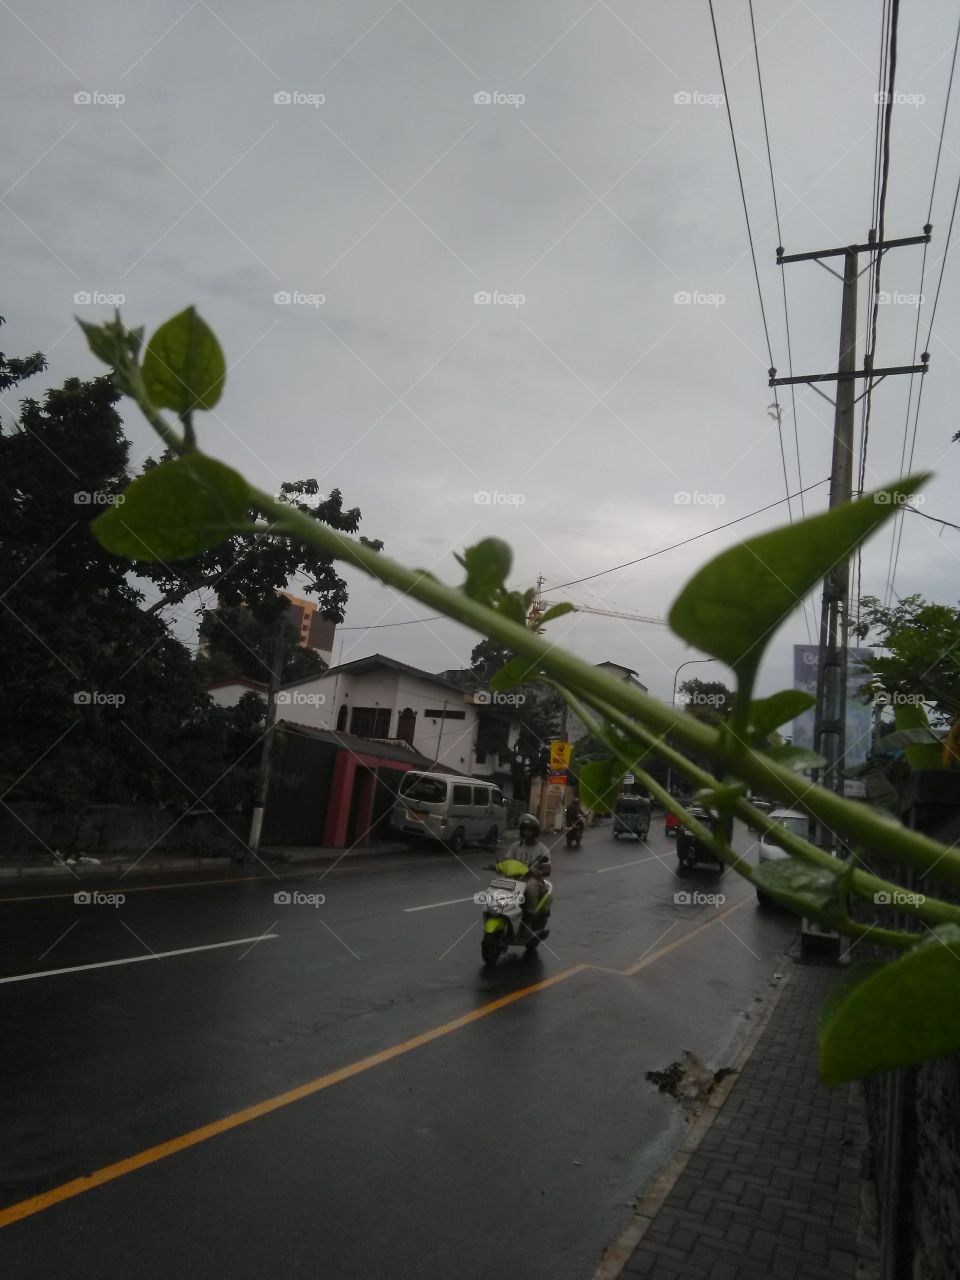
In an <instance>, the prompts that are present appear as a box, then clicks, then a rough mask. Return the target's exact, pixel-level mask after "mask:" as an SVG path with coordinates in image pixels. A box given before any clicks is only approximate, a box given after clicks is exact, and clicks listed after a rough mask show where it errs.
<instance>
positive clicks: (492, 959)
mask: <svg viewBox="0 0 960 1280" xmlns="http://www.w3.org/2000/svg"><path fill="white" fill-rule="evenodd" d="M487 870H488V871H494V872H496V873H497V874H496V875H495V876H494V878H493V879H492V880H491V881H490V884H489V887H488V888H486V889H481V890H480V891H479V892H478V893H477V894H476V896H475V898H474V901H475V902H477V903H478V904H479V905H480V906H482V907H483V939H482V941H481V943H480V953H481V955H482V957H483V963H484V964H485V965H487V966H488V967H491V966H493V965H495V964H496V963H497V961H498V960H499V959H500V957H501V956H502V955H503V954H504V952H505V951H507V950H508V949H509V948H510V947H523V949H524V950H525V951H526V952H527V954H528V955H532V954H533V953H534V952H535V951H536V950H537V948H538V947H539V946H540V943H541V942H543V941H544V939H545V938H548V937H549V936H550V929H549V924H550V907H551V904H552V902H553V884H552V883H551V882H550V881H549V880H548V879H547V876H548V875H549V874H550V859H549V856H548V855H546V854H541V855H540V857H539V858H538V859H537V861H536V862H535V863H534V865H533V866H532V867H530V868H527V867H526V866H525V864H524V863H522V862H519V861H517V860H516V859H515V858H504V859H502V860H501V861H500V862H498V863H496V864H494V865H493V866H488V867H487ZM530 872H533V874H534V875H536V876H537V877H538V879H541V880H542V881H543V894H542V896H541V898H540V901H539V902H538V903H537V906H536V908H535V910H534V911H530V910H529V908H528V907H527V905H526V896H527V886H526V876H527V875H528V874H529V873H530Z"/></svg>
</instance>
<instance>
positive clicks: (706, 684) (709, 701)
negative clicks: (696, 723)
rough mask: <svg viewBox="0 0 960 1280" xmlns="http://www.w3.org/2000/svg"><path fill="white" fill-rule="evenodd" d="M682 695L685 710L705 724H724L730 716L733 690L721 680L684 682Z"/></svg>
mask: <svg viewBox="0 0 960 1280" xmlns="http://www.w3.org/2000/svg"><path fill="white" fill-rule="evenodd" d="M680 693H681V695H682V697H683V708H684V710H685V711H686V712H687V713H688V714H689V715H691V716H693V717H694V719H696V720H702V721H703V722H704V724H714V725H715V724H722V723H723V721H724V720H726V718H727V716H728V715H729V714H730V708H731V706H732V704H733V690H732V689H728V688H727V686H726V685H725V684H724V683H723V681H721V680H697V679H695V678H694V679H691V680H684V682H683V683H682V684H681V686H680Z"/></svg>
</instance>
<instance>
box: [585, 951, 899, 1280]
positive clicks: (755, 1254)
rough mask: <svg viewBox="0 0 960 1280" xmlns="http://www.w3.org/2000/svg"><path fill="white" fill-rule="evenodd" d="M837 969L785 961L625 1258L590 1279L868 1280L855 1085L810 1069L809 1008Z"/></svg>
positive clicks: (812, 1014) (861, 1131) (812, 1024)
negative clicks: (744, 1046)
mask: <svg viewBox="0 0 960 1280" xmlns="http://www.w3.org/2000/svg"><path fill="white" fill-rule="evenodd" d="M842 972H843V971H842V970H840V969H837V968H834V967H826V966H824V967H816V966H808V965H796V966H795V967H794V968H793V970H792V972H791V976H790V978H789V981H788V982H787V983H786V985H785V986H784V988H783V991H782V994H781V995H780V997H779V999H778V1001H777V1004H776V1006H775V1008H774V1009H773V1012H772V1014H771V1016H770V1019H769V1021H768V1022H767V1024H766V1026H764V1027H763V1028H762V1029H761V1030H760V1032H759V1038H758V1039H757V1040H756V1041H755V1042H754V1043H753V1046H752V1051H750V1053H749V1057H748V1058H747V1060H746V1062H745V1063H744V1064H743V1066H742V1067H741V1069H740V1071H739V1072H738V1074H737V1075H736V1076H734V1077H731V1078H730V1088H729V1091H728V1092H726V1093H725V1096H724V1097H723V1099H722V1101H720V1100H718V1103H719V1106H718V1104H717V1103H714V1104H713V1106H712V1107H711V1108H708V1112H707V1113H706V1114H704V1115H703V1116H701V1117H700V1119H699V1120H698V1121H696V1122H695V1124H694V1127H693V1130H694V1131H693V1132H691V1134H690V1135H688V1139H687V1141H686V1142H685V1143H684V1145H683V1147H682V1148H681V1152H680V1154H679V1155H678V1157H677V1158H676V1160H675V1161H674V1162H673V1164H672V1165H671V1167H670V1168H669V1169H668V1170H667V1171H666V1173H665V1175H663V1176H662V1177H661V1178H660V1179H659V1180H658V1183H657V1184H655V1185H654V1188H653V1189H652V1191H651V1193H650V1194H648V1196H647V1197H646V1198H645V1200H644V1201H643V1202H641V1204H640V1205H639V1206H638V1217H637V1219H636V1220H635V1225H634V1227H633V1228H632V1231H633V1241H634V1242H635V1241H636V1239H637V1238H638V1237H639V1239H640V1243H639V1244H638V1245H637V1247H636V1248H635V1250H634V1251H633V1254H632V1257H629V1258H628V1259H627V1260H626V1262H625V1264H623V1263H621V1264H620V1265H619V1266H618V1265H617V1264H616V1262H615V1261H614V1258H613V1257H612V1256H611V1257H610V1258H609V1262H610V1264H612V1265H610V1266H609V1267H608V1264H606V1263H605V1264H604V1265H602V1266H601V1268H600V1270H599V1271H598V1272H597V1276H598V1277H613V1276H617V1275H622V1276H623V1277H624V1278H625V1280H626V1278H627V1277H630V1278H636V1277H641V1276H642V1277H649V1278H650V1280H869V1278H870V1277H872V1276H873V1275H874V1274H875V1273H876V1263H875V1261H874V1259H875V1258H876V1249H875V1246H874V1245H873V1242H872V1240H871V1239H870V1223H869V1221H868V1216H869V1215H868V1212H866V1213H865V1211H864V1201H863V1200H862V1196H863V1187H862V1185H861V1161H862V1155H863V1152H864V1149H865V1144H866V1131H865V1126H864V1122H863V1116H862V1111H861V1106H860V1094H859V1090H858V1089H857V1088H856V1087H855V1086H844V1087H841V1088H836V1089H833V1088H828V1087H827V1086H826V1085H824V1084H821V1083H820V1078H819V1075H818V1073H817V1043H816V1024H817V1015H818V1012H819V1009H820V1005H821V1003H822V1001H823V997H824V996H825V994H826V993H827V992H828V991H829V990H830V988H831V987H832V986H833V985H834V983H835V982H836V981H837V980H838V979H839V978H840V976H841V974H842ZM698 1130H699V1132H697V1131H698ZM691 1152H692V1154H691ZM866 1204H867V1205H869V1200H868V1199H867V1200H866ZM629 1237H630V1232H628V1233H627V1236H626V1237H625V1238H624V1239H628V1238H629ZM622 1244H623V1241H621V1245H622ZM617 1252H618V1250H617V1249H616V1248H615V1249H614V1250H612V1251H611V1254H615V1253H617Z"/></svg>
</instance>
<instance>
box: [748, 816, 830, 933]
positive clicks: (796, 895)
mask: <svg viewBox="0 0 960 1280" xmlns="http://www.w3.org/2000/svg"><path fill="white" fill-rule="evenodd" d="M767 839H770V836H769V835H768V836H767ZM836 879H837V876H836V875H834V873H833V872H832V871H828V870H827V869H826V867H818V866H814V865H813V864H812V863H809V862H802V861H801V860H800V859H799V858H794V857H787V858H778V859H777V860H776V861H769V862H760V863H758V864H757V866H756V867H755V868H754V872H753V882H754V884H755V885H756V886H757V888H759V889H760V890H762V892H764V893H768V894H770V896H771V897H773V898H776V899H777V900H778V901H779V902H784V903H786V904H787V905H788V906H790V907H792V908H793V909H794V910H795V911H797V912H798V913H800V914H801V915H805V916H809V917H810V918H811V919H813V920H818V921H820V922H821V923H824V924H831V925H832V924H833V923H834V922H835V920H836V905H835V904H836V895H835V891H834V882H835V881H836Z"/></svg>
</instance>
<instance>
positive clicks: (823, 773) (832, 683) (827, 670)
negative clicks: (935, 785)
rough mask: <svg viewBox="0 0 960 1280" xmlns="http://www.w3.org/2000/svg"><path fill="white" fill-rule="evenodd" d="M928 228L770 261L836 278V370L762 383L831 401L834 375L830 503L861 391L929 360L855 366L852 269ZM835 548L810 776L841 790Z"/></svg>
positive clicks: (842, 656) (842, 649) (843, 629)
mask: <svg viewBox="0 0 960 1280" xmlns="http://www.w3.org/2000/svg"><path fill="white" fill-rule="evenodd" d="M932 230H933V228H932V227H931V226H930V225H929V223H928V224H927V225H926V226H925V227H924V229H923V235H922V236H908V237H906V238H903V239H899V240H885V241H883V242H880V241H878V240H877V238H876V231H873V230H872V231H870V233H869V236H868V242H867V243H866V244H854V245H847V246H846V247H844V248H840V249H818V250H815V251H813V252H811V253H791V254H785V253H784V251H783V247H782V246H780V247H779V248H778V249H777V262H778V264H779V265H780V266H781V267H783V266H784V265H785V264H787V263H790V262H805V261H814V262H816V263H817V264H818V265H819V266H821V267H823V268H824V269H825V270H826V271H829V272H830V273H831V275H834V276H837V278H838V279H841V280H842V281H843V294H842V300H841V305H840V354H839V358H838V361H837V372H836V373H818V374H809V375H801V376H798V377H790V378H778V377H777V376H776V372H777V371H776V369H771V370H770V384H769V385H770V386H771V387H782V386H787V385H789V384H791V383H797V382H805V383H807V384H809V385H810V386H811V387H812V388H813V390H814V391H817V393H818V394H819V395H823V396H824V399H826V400H830V397H829V396H826V395H824V392H822V391H820V390H819V388H818V387H817V386H816V384H817V383H818V382H836V384H837V398H836V400H835V401H830V403H832V404H833V405H834V425H833V462H832V467H831V471H830V508H831V510H832V509H833V508H834V507H837V506H839V505H840V504H841V503H844V502H849V501H850V500H851V498H852V497H853V433H854V416H855V410H856V406H857V403H858V402H859V401H860V400H861V399H862V398H863V396H864V395H869V393H870V391H871V390H872V388H873V386H874V384H875V383H876V382H882V381H883V379H884V378H886V377H888V376H889V375H891V374H897V373H921V374H923V373H926V372H927V367H928V364H929V360H930V355H929V352H926V351H925V352H923V354H922V356H921V357H920V358H921V360H922V362H923V363H922V364H918V365H898V366H895V367H892V368H888V369H875V368H874V367H873V361H872V357H869V356H865V357H864V367H863V368H862V369H858V368H857V281H858V279H859V277H860V275H861V274H862V272H861V270H860V269H859V262H860V254H861V253H869V254H870V255H871V259H870V262H869V263H868V265H867V267H864V268H863V270H864V271H865V270H868V269H869V268H871V267H872V266H873V265H874V263H875V257H874V255H877V254H879V255H881V256H882V255H883V254H884V253H886V252H888V251H889V250H890V249H899V248H902V247H904V246H906V245H914V244H928V243H929V241H930V233H931V231H932ZM835 257H842V258H843V275H842V276H840V273H839V272H837V271H834V270H833V268H832V267H828V266H827V265H826V263H825V262H824V261H823V259H824V258H835ZM858 378H865V379H868V384H867V390H866V391H864V392H863V393H862V395H859V396H857V395H855V394H854V392H855V388H856V380H857V379H858ZM840 550H841V557H840V559H838V560H837V562H836V564H835V565H834V566H833V568H832V569H830V570H829V572H828V573H827V575H826V577H825V578H824V581H823V597H822V605H821V613H820V646H819V649H820V652H819V656H818V663H817V705H816V708H815V710H814V728H813V749H814V751H817V752H819V754H820V755H822V756H823V757H824V759H825V761H826V763H825V764H824V765H823V767H822V770H817V769H815V770H813V780H814V781H815V782H816V781H817V780H818V777H819V778H820V780H821V781H822V783H823V786H825V787H826V788H827V789H828V790H830V791H836V792H837V793H838V794H840V795H843V792H844V777H843V762H844V756H845V754H846V718H847V650H848V638H849V629H850V556H849V554H847V553H846V549H843V548H841V549H840Z"/></svg>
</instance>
